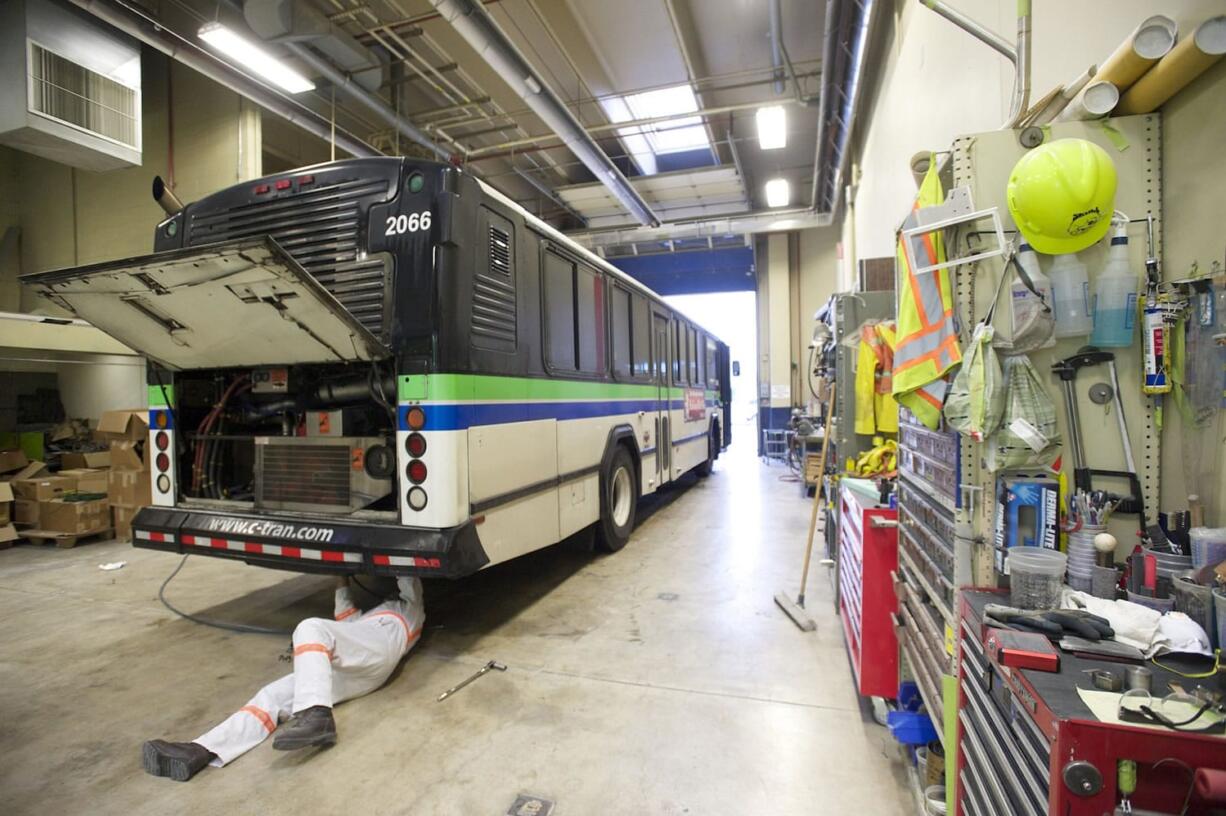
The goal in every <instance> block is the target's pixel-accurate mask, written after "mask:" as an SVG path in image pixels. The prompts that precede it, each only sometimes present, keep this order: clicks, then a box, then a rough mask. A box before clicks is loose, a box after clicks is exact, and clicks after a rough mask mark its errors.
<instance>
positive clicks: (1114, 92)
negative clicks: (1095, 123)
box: [1056, 79, 1120, 122]
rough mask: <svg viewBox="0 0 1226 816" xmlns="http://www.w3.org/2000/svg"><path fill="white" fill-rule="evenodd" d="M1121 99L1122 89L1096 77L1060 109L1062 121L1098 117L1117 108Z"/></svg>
mask: <svg viewBox="0 0 1226 816" xmlns="http://www.w3.org/2000/svg"><path fill="white" fill-rule="evenodd" d="M1119 101H1120V89H1119V88H1117V87H1115V86H1114V85H1112V84H1111V83H1110V82H1104V81H1102V80H1101V79H1095V80H1094V81H1093V82H1090V83H1088V84H1087V85H1086V86H1085V87H1084V88H1082V89H1081V93H1079V94H1077V97H1076V98H1075V99H1073V101H1072V102H1070V103H1069V105H1068V107H1067V108H1065V109H1064V110H1062V111H1060V115H1059V116H1057V117H1056V120H1057V121H1060V122H1076V121H1079V120H1082V119H1098V118H1100V117H1103V116H1106V115H1107V114H1108V113H1111V111H1112V110H1114V109H1115V106H1116V105H1117V104H1119Z"/></svg>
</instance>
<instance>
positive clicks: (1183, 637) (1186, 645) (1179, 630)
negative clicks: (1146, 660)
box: [1146, 612, 1213, 657]
mask: <svg viewBox="0 0 1226 816" xmlns="http://www.w3.org/2000/svg"><path fill="white" fill-rule="evenodd" d="M1151 651H1152V654H1149V655H1146V656H1147V657H1153V655H1160V654H1166V653H1167V652H1180V653H1185V654H1186V653H1191V654H1203V655H1210V656H1212V654H1213V651H1212V650H1210V648H1209V636H1208V635H1206V634H1205V630H1204V629H1203V628H1201V625H1200V624H1199V623H1197V622H1196V621H1194V620H1192V619H1191V618H1189V617H1188V616H1187V615H1185V614H1184V613H1182V612H1167V613H1166V614H1165V615H1163V616H1162V620H1160V621H1158V636H1157V637H1156V638H1155V639H1154V647H1153V649H1152V650H1151Z"/></svg>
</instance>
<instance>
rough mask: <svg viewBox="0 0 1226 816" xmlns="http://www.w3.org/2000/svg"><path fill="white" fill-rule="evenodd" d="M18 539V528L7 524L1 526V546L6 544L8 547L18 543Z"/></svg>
mask: <svg viewBox="0 0 1226 816" xmlns="http://www.w3.org/2000/svg"><path fill="white" fill-rule="evenodd" d="M17 538H18V536H17V528H16V527H14V526H13V525H11V524H5V525H4V526H0V544H4V545H6V546H7V545H8V544H11V543H13V542H14V541H16V540H17Z"/></svg>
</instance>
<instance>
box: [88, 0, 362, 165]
mask: <svg viewBox="0 0 1226 816" xmlns="http://www.w3.org/2000/svg"><path fill="white" fill-rule="evenodd" d="M72 3H73V5H75V6H78V7H80V8H82V9H84V10H85V11H87V12H89V13H90V14H92V15H94V16H95V17H97V18H98V19H100V20H102V21H104V22H106V23H108V24H110V25H112V26H114V27H115V28H117V29H119V30H120V31H122V32H124V33H125V34H128V35H129V36H131V37H135V38H136V39H138V40H140V41H141V42H143V43H145V44H146V45H148V46H149V47H150V48H153V49H155V50H157V51H160V52H162V53H163V54H165V55H166V56H168V57H170V58H171V59H173V60H176V61H177V62H180V63H182V64H184V65H186V66H187V67H189V68H191V69H192V70H194V71H197V72H199V73H201V74H203V75H204V76H206V77H208V78H209V79H211V80H213V81H214V82H216V83H218V84H219V85H222V86H224V87H226V88H229V89H230V90H231V91H234V92H235V93H237V94H239V95H240V96H244V97H246V98H247V99H250V100H251V101H252V102H255V103H256V104H257V105H259V106H260V107H262V108H264V109H266V110H268V111H270V112H272V113H275V114H276V115H277V116H280V117H282V118H283V119H286V120H288V121H289V122H291V123H293V124H295V125H297V126H298V127H300V128H302V129H303V130H305V131H307V132H308V133H311V134H314V135H315V136H318V137H319V138H321V139H323V140H324V141H326V142H331V141H332V140H333V138H334V137H335V140H336V146H337V147H339V148H341V149H342V150H344V151H345V152H347V153H349V154H351V155H353V156H358V157H364V156H381V155H383V154H381V153H380V152H379V151H378V150H375V149H374V148H373V147H371V146H370V145H368V144H366V142H363V141H362V140H361V139H359V138H357V137H356V136H354V135H352V134H350V133H348V132H347V131H344V130H342V129H340V128H337V129H336V130H335V131H333V128H332V124H331V122H329V121H328V120H327V119H325V118H323V117H322V116H320V115H319V114H317V113H315V112H314V111H312V110H311V109H310V108H307V107H306V106H304V105H301V104H299V103H297V102H295V101H294V100H292V99H290V98H289V97H288V96H285V95H283V94H281V93H280V92H278V91H275V90H273V89H272V88H270V87H268V86H267V85H264V84H263V83H261V82H259V81H258V80H256V79H254V78H252V77H250V76H248V75H247V74H245V73H243V72H242V71H239V70H238V69H237V68H234V67H232V66H231V65H229V64H228V63H225V62H223V61H222V60H220V59H218V58H217V57H214V56H213V55H212V54H210V53H208V52H207V51H205V50H204V49H202V48H200V47H199V46H196V45H194V44H193V43H191V42H189V41H188V40H185V39H184V38H183V37H180V36H179V35H178V34H175V33H174V32H173V31H171V30H169V29H168V28H166V27H164V26H163V25H162V24H161V23H159V22H158V21H157V20H154V19H153V18H152V17H149V16H148V15H146V14H145V13H144V12H143V11H140V10H139V9H137V8H135V7H133V6H131V5H129V4H128V3H125V2H122V1H121V0H72Z"/></svg>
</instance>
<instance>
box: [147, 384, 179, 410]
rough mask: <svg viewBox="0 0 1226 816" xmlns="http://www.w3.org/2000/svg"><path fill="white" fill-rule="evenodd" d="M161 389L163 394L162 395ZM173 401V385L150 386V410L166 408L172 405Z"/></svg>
mask: <svg viewBox="0 0 1226 816" xmlns="http://www.w3.org/2000/svg"><path fill="white" fill-rule="evenodd" d="M163 389H165V393H164V394H163ZM174 401H175V387H174V386H173V385H165V386H162V385H151V386H149V407H150V408H166V407H169V406H170V405H173V404H174Z"/></svg>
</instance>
